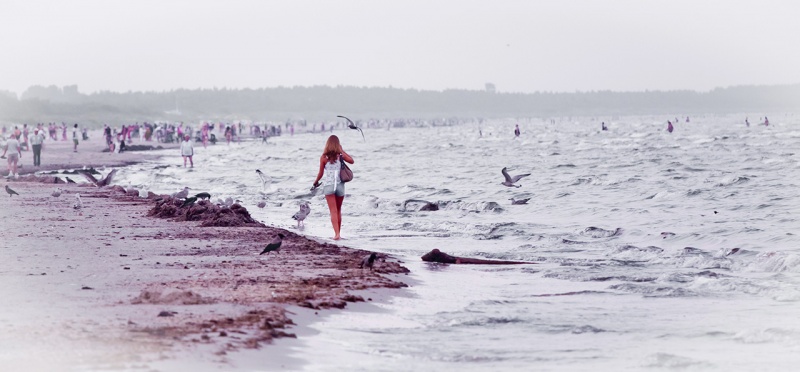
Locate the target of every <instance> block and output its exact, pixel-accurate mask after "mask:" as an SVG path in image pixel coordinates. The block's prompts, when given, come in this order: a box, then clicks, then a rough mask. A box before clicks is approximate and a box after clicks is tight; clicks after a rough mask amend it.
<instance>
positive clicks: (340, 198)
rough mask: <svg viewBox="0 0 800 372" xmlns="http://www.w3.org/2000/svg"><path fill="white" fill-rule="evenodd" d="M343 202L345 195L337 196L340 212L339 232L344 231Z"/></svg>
mask: <svg viewBox="0 0 800 372" xmlns="http://www.w3.org/2000/svg"><path fill="white" fill-rule="evenodd" d="M342 202H344V196H337V197H336V212H338V214H339V232H341V231H342ZM337 235H338V234H337ZM340 237H341V236H340Z"/></svg>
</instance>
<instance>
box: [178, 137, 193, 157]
mask: <svg viewBox="0 0 800 372" xmlns="http://www.w3.org/2000/svg"><path fill="white" fill-rule="evenodd" d="M192 155H194V147H193V146H192V141H191V140H189V141H183V142H181V156H192Z"/></svg>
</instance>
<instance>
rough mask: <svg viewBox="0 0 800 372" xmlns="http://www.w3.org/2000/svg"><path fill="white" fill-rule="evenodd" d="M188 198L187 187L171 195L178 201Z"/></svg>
mask: <svg viewBox="0 0 800 372" xmlns="http://www.w3.org/2000/svg"><path fill="white" fill-rule="evenodd" d="M188 196H189V188H188V187H184V188H183V190H181V191H178V192H176V193H174V194H172V197H173V198H178V199H186V198H187V197H188Z"/></svg>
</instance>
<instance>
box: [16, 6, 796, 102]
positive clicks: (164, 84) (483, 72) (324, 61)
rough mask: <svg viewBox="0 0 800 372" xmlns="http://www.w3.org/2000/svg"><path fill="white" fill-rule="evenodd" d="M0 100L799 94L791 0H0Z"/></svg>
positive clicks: (793, 7) (793, 12) (794, 23)
mask: <svg viewBox="0 0 800 372" xmlns="http://www.w3.org/2000/svg"><path fill="white" fill-rule="evenodd" d="M0 7H2V12H0V33H2V34H3V35H4V37H3V38H0V51H2V52H3V53H4V54H5V56H6V58H3V59H1V60H0V70H2V71H5V72H6V74H3V75H2V76H0V89H1V90H8V91H11V92H14V93H16V94H17V95H20V94H21V93H22V92H23V91H25V90H26V89H27V88H28V87H30V86H34V85H42V86H50V85H56V86H58V87H63V86H68V85H77V86H78V88H79V89H80V91H81V92H82V93H88V94H90V93H94V92H98V91H112V92H128V91H137V92H139V91H143V92H163V91H170V90H174V89H198V88H199V89H213V88H229V89H244V88H250V89H259V88H275V87H279V86H283V87H293V86H303V87H311V86H321V85H327V86H333V87H335V86H339V85H343V86H355V87H390V86H391V87H393V88H399V89H418V90H433V91H442V90H447V89H466V90H482V89H484V84H485V83H493V84H495V86H496V87H497V91H498V92H508V93H533V92H537V91H539V92H565V93H571V92H575V91H580V92H588V91H615V92H639V91H646V90H649V91H672V90H692V91H699V92H705V91H709V90H713V89H714V88H725V87H733V86H742V85H786V84H795V83H800V70H798V69H796V68H794V66H796V65H798V64H800V49H798V48H796V47H795V45H794V43H793V39H794V35H798V34H800V24H798V23H797V22H795V18H796V16H797V15H798V14H800V6H798V5H796V3H794V2H791V1H779V0H774V1H758V2H756V1H726V2H721V1H719V2H718V1H707V2H702V3H696V2H693V1H653V2H640V1H633V0H615V1H604V2H595V1H589V0H580V1H577V0H576V1H566V2H529V1H504V2H493V3H489V2H484V1H452V0H442V1H402V2H398V1H392V2H367V1H357V0H344V1H337V2H319V3H318V2H313V1H308V0H306V1H293V2H277V1H250V0H247V1H245V0H242V1H233V2H217V1H208V0H205V1H202V0H198V1H170V2H158V1H152V0H148V1H127V0H124V1H114V2H106V1H98V0H81V1H71V2H56V1H35V0H34V1H16V0H10V1H8V0H6V1H3V4H2V5H0Z"/></svg>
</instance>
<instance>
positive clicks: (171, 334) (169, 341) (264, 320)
mask: <svg viewBox="0 0 800 372" xmlns="http://www.w3.org/2000/svg"><path fill="white" fill-rule="evenodd" d="M81 145H82V147H79V152H78V153H77V155H75V153H72V149H71V145H70V146H59V144H52V145H51V146H49V147H47V148H46V149H45V153H44V154H43V158H42V164H43V165H45V166H47V164H56V163H57V164H58V165H57V167H58V168H57V169H64V168H80V167H82V166H83V165H91V166H94V167H102V166H108V165H120V164H124V163H126V162H128V163H130V162H137V161H142V160H144V159H145V158H146V157H147V156H148V155H147V154H146V152H130V153H127V154H126V153H123V154H109V153H100V152H99V150H101V149H102V146H101V144H100V145H95V146H94V147H91V145H90V144H86V143H82V144H81ZM84 145H85V146H84ZM90 149H91V150H92V151H94V152H90ZM28 156H31V155H30V153H23V157H24V158H23V159H27V158H28ZM103 157H108V159H109V160H108V161H106V160H105V159H103ZM56 159H57V160H56ZM84 162H86V163H84ZM24 164H26V165H25V167H24V169H25V168H27V167H28V166H29V164H31V160H30V159H27V163H24ZM53 168H55V166H53ZM4 174H5V173H4ZM25 178H28V177H22V179H25ZM22 179H20V180H6V179H2V183H4V185H8V186H10V187H11V188H13V189H14V190H15V191H17V192H18V193H19V194H20V195H19V196H16V195H15V196H13V197H9V196H8V194H6V193H5V192H4V191H3V194H2V196H0V221H2V225H1V226H0V252H2V256H0V280H2V285H0V299H2V302H1V304H0V370H20V371H58V370H70V369H87V370H97V369H102V370H105V369H117V368H121V369H140V368H141V369H142V370H150V369H152V368H153V367H152V365H151V364H152V363H161V364H160V365H169V366H171V367H170V369H172V368H174V367H175V366H182V365H184V364H185V365H187V366H188V365H194V366H197V365H198V363H200V364H203V363H207V364H206V366H207V367H210V368H209V369H216V368H218V370H229V369H235V368H236V367H235V363H234V364H227V363H229V362H230V360H231V359H235V355H236V354H237V351H239V350H243V349H252V348H259V347H261V346H263V345H265V344H268V343H270V342H271V340H273V339H275V338H281V337H295V335H294V334H293V328H294V324H293V323H294V322H293V321H292V314H291V313H287V311H286V306H292V305H296V306H301V307H306V308H309V309H313V310H314V311H316V310H323V309H327V308H343V307H345V306H346V304H347V303H349V302H354V301H364V300H365V299H363V298H361V297H359V296H358V295H354V294H352V292H354V291H357V290H360V289H367V288H380V287H389V288H397V287H402V286H404V284H402V283H400V282H398V281H396V280H394V279H392V278H390V276H392V275H397V274H401V275H402V274H404V273H407V269H405V268H404V267H402V266H401V265H400V264H399V263H398V262H397V261H396V260H394V259H392V258H391V257H388V258H387V259H386V260H385V261H378V262H376V264H375V270H374V271H370V270H362V269H360V268H359V267H358V264H359V262H360V261H361V259H362V257H364V256H365V255H367V254H368V252H366V251H361V250H355V249H350V248H346V247H341V246H337V245H333V244H326V243H320V242H317V241H313V240H310V239H307V238H305V237H302V236H299V235H297V234H294V233H292V232H290V231H287V230H282V229H276V228H270V227H201V224H202V223H203V221H183V222H176V221H173V218H170V219H161V218H156V217H149V216H148V212H149V211H151V210H152V208H153V207H154V206H155V205H156V204H157V202H156V201H155V200H153V199H142V198H139V197H138V196H136V194H138V193H134V192H131V193H126V192H125V190H122V188H120V187H105V188H101V189H98V188H96V187H94V186H90V185H88V184H85V183H84V184H59V185H54V184H47V183H39V182H29V181H23V180H22ZM76 181H77V179H76ZM81 181H83V180H82V179H81ZM79 182H80V181H79ZM57 187H60V188H61V189H63V193H62V194H61V195H60V196H59V197H54V196H52V195H51V193H52V192H53V191H54V190H56V188H57ZM78 193H80V194H81V199H82V205H83V207H82V208H81V209H80V210H75V209H73V204H74V202H75V199H76V197H75V195H76V194H78ZM162 202H163V200H162ZM178 213H185V211H178ZM216 213H218V214H219V213H222V212H219V211H217V212H216ZM226 213H229V212H226ZM245 213H246V212H245ZM211 214H213V213H211ZM278 232H280V233H283V234H284V235H286V238H285V239H284V242H283V245H282V247H281V248H282V249H281V251H280V252H278V253H269V254H265V255H259V252H261V250H262V249H263V248H264V246H265V245H266V242H268V241H269V240H271V239H272V238H273V237H274V236H275V235H276V234H277V233H278ZM165 361H166V362H168V363H167V364H164V362H165ZM184 362H185V363H184ZM217 364H219V365H218V366H216V367H214V366H215V365H217ZM193 369H194V368H193Z"/></svg>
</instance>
